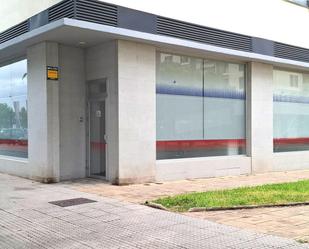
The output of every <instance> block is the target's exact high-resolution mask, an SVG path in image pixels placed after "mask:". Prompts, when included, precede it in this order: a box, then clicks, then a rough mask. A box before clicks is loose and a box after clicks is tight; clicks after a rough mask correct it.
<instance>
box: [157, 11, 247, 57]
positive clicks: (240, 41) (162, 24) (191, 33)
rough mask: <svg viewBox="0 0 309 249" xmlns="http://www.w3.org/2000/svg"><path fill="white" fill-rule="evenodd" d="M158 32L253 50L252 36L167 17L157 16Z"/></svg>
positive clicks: (222, 45)
mask: <svg viewBox="0 0 309 249" xmlns="http://www.w3.org/2000/svg"><path fill="white" fill-rule="evenodd" d="M157 33H158V34H160V35H167V36H172V37H177V38H182V39H188V40H192V41H197V42H202V43H207V44H211V45H215V46H220V47H224V48H231V49H236V50H242V51H247V52H251V51H252V46H251V37H250V36H245V35H240V34H235V33H231V32H227V31H222V30H217V29H212V28H207V27H203V26H199V25H195V24H190V23H186V22H181V21H177V20H173V19H169V18H165V17H158V18H157Z"/></svg>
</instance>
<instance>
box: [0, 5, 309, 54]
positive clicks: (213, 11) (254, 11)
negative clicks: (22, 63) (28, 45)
mask: <svg viewBox="0 0 309 249" xmlns="http://www.w3.org/2000/svg"><path fill="white" fill-rule="evenodd" d="M59 1H60V0H39V1H38V0H36V1H33V0H2V1H1V8H0V16H1V17H2V19H1V23H0V32H1V31H3V30H5V29H7V28H9V27H11V26H13V25H15V24H17V23H19V22H21V21H23V20H25V19H26V18H28V17H30V16H32V15H34V14H36V13H38V12H40V11H42V10H44V9H46V8H48V7H49V6H51V5H53V4H54V3H57V2H59ZM105 2H110V3H114V4H119V5H122V6H126V7H130V8H133V9H138V10H142V11H146V12H150V13H154V14H158V15H162V16H167V17H171V18H175V19H179V20H184V21H187V22H192V23H197V24H201V25H205V26H209V27H214V28H219V29H223V30H230V31H233V32H237V33H242V34H247V35H251V36H256V37H261V38H266V39H271V40H275V41H281V42H284V43H288V44H292V45H297V46H302V47H306V48H309V36H308V35H306V33H305V32H304V31H305V30H307V25H308V23H309V14H308V10H307V9H306V8H304V7H299V6H297V5H294V4H291V3H288V2H286V1H284V0H259V1H248V0H234V1H231V0H220V1H213V0H191V1H179V0H169V1H166V0H156V1H132V0H105Z"/></svg>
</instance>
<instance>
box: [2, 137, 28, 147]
mask: <svg viewBox="0 0 309 249" xmlns="http://www.w3.org/2000/svg"><path fill="white" fill-rule="evenodd" d="M0 145H14V146H28V140H16V139H0Z"/></svg>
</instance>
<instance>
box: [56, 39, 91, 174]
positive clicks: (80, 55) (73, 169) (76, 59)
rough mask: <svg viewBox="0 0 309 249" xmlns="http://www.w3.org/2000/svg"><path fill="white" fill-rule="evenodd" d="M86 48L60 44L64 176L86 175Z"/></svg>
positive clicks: (62, 165) (62, 161)
mask: <svg viewBox="0 0 309 249" xmlns="http://www.w3.org/2000/svg"><path fill="white" fill-rule="evenodd" d="M84 61H85V58H84V50H83V49H82V48H76V47H70V46H65V45H59V70H60V79H59V84H60V85H59V106H60V108H59V116H60V147H61V150H60V180H67V179H74V178H83V177H85V176H86V113H85V112H86V108H85V106H86V102H85V101H86V87H85V63H84Z"/></svg>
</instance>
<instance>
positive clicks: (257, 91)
mask: <svg viewBox="0 0 309 249" xmlns="http://www.w3.org/2000/svg"><path fill="white" fill-rule="evenodd" d="M249 75H250V76H249V77H250V78H249V80H248V83H247V86H248V87H247V94H248V107H247V108H248V112H247V120H248V122H247V123H248V124H247V128H248V132H247V134H248V146H249V147H248V151H249V155H250V156H251V157H252V172H253V173H259V172H266V171H271V170H272V156H273V66H272V65H269V64H263V63H257V62H252V63H250V65H249Z"/></svg>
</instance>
